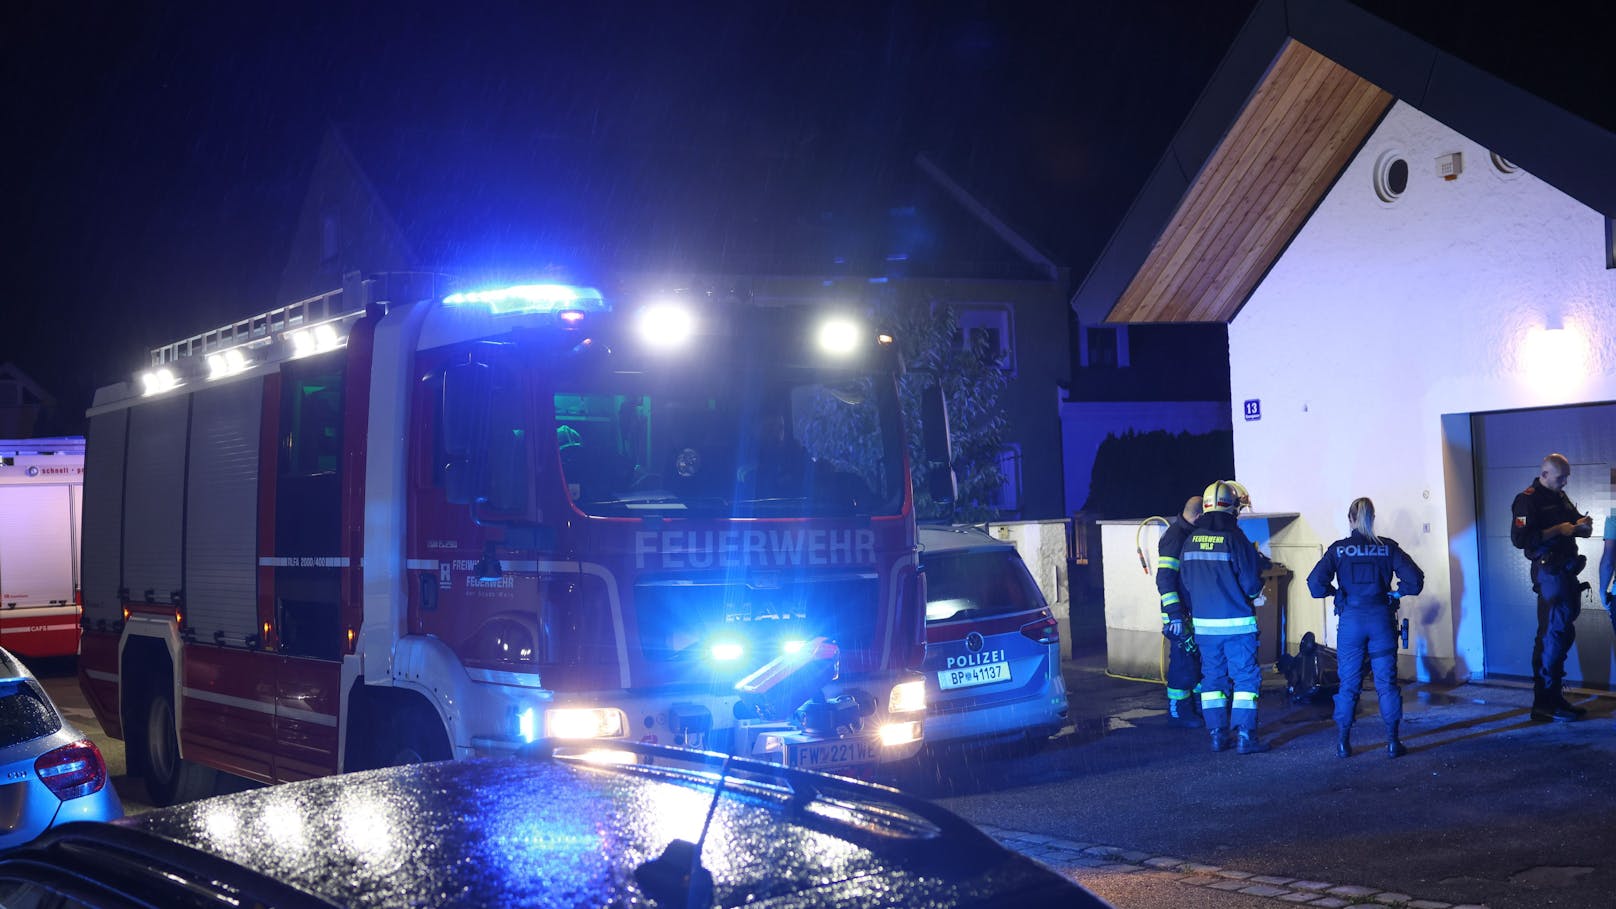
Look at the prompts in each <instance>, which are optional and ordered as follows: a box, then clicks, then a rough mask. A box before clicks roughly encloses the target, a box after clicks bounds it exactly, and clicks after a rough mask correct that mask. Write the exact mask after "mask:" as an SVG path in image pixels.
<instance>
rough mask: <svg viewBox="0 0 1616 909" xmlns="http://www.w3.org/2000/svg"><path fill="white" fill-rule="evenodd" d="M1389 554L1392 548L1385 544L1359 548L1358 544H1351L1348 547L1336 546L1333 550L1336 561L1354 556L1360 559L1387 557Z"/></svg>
mask: <svg viewBox="0 0 1616 909" xmlns="http://www.w3.org/2000/svg"><path fill="white" fill-rule="evenodd" d="M1391 554H1392V548H1391V547H1390V546H1387V545H1386V544H1385V543H1382V544H1380V545H1379V546H1359V545H1358V544H1356V543H1353V544H1351V545H1348V546H1337V547H1336V548H1335V557H1336V558H1338V559H1344V558H1346V557H1348V556H1355V557H1357V558H1360V559H1362V558H1369V557H1372V556H1389V555H1391Z"/></svg>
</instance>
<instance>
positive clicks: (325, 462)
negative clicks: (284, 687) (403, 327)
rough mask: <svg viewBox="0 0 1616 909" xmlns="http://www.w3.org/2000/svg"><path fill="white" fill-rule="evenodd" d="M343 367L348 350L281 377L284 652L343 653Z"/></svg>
mask: <svg viewBox="0 0 1616 909" xmlns="http://www.w3.org/2000/svg"><path fill="white" fill-rule="evenodd" d="M342 366H343V361H342V359H341V357H340V355H336V356H333V355H326V356H322V357H313V358H309V359H306V360H301V361H298V362H295V363H290V364H287V366H286V368H285V369H284V370H283V372H282V374H281V405H280V407H281V412H280V436H279V439H280V444H279V452H278V460H279V469H278V471H277V473H278V479H277V481H276V484H275V555H276V556H277V557H278V558H281V559H284V560H287V562H289V563H290V564H282V565H279V566H277V567H276V568H275V611H276V618H275V627H276V630H277V636H278V639H279V649H280V652H282V653H287V654H292V655H297V656H308V657H316V658H319V659H328V660H335V659H340V657H341V636H340V632H339V629H338V626H339V625H340V619H339V615H338V610H339V604H340V598H341V584H340V578H341V574H340V568H339V567H338V566H339V563H340V558H341V556H342V545H341V527H342V473H343V471H342V444H343V438H342V408H343V395H342Z"/></svg>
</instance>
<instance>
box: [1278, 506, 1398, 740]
mask: <svg viewBox="0 0 1616 909" xmlns="http://www.w3.org/2000/svg"><path fill="white" fill-rule="evenodd" d="M1393 575H1395V576H1396V578H1397V593H1398V594H1399V595H1401V596H1414V595H1415V594H1417V593H1419V592H1420V590H1421V589H1423V588H1424V587H1425V575H1424V573H1423V572H1421V571H1420V567H1419V566H1418V565H1416V564H1414V560H1413V559H1411V558H1409V557H1408V554H1407V553H1405V552H1404V551H1403V550H1402V547H1400V546H1398V545H1397V541H1396V540H1393V539H1392V538H1391V537H1371V536H1366V535H1364V534H1363V533H1360V532H1358V531H1353V533H1352V535H1351V536H1349V537H1347V538H1346V539H1342V540H1336V541H1335V542H1334V543H1331V544H1330V546H1329V548H1327V549H1325V550H1324V556H1323V558H1321V559H1319V563H1318V564H1317V565H1315V566H1313V571H1312V572H1311V573H1309V574H1308V576H1307V588H1308V590H1310V591H1312V593H1313V596H1315V597H1317V598H1318V599H1321V600H1322V599H1324V598H1325V597H1327V596H1331V595H1334V596H1335V614H1336V615H1338V616H1340V621H1339V623H1338V624H1337V625H1336V652H1337V653H1338V654H1339V655H1340V661H1339V665H1340V669H1341V689H1340V691H1338V692H1336V696H1335V725H1336V729H1337V730H1338V731H1339V734H1340V738H1339V740H1338V741H1337V743H1336V754H1338V755H1340V756H1341V757H1348V756H1350V755H1351V754H1352V741H1351V730H1352V721H1353V718H1354V717H1355V716H1356V715H1357V713H1358V695H1359V694H1360V693H1361V692H1362V690H1363V664H1364V653H1365V651H1368V654H1369V665H1370V668H1371V669H1372V670H1373V671H1374V674H1375V693H1376V694H1378V695H1379V696H1380V719H1381V722H1383V723H1385V724H1386V753H1387V754H1388V755H1389V756H1391V757H1399V756H1401V755H1402V754H1404V753H1405V749H1404V748H1403V744H1402V742H1401V741H1400V740H1399V739H1398V726H1399V724H1400V723H1401V722H1402V720H1403V693H1402V689H1401V688H1399V687H1398V685H1397V605H1396V600H1395V599H1394V598H1393V597H1392V595H1391V594H1392V577H1393ZM1332 581H1333V582H1335V583H1332ZM1337 585H1339V589H1338V588H1337Z"/></svg>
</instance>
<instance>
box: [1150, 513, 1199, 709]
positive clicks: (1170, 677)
mask: <svg viewBox="0 0 1616 909" xmlns="http://www.w3.org/2000/svg"><path fill="white" fill-rule="evenodd" d="M1194 530H1195V525H1194V524H1192V523H1190V522H1189V521H1186V520H1184V514H1183V512H1180V513H1179V514H1177V515H1176V516H1174V518H1173V523H1171V524H1169V525H1168V526H1167V529H1166V530H1165V531H1163V532H1162V535H1161V540H1160V541H1158V542H1157V544H1156V592H1157V593H1158V594H1159V595H1160V596H1161V619H1162V636H1163V637H1165V638H1167V672H1166V676H1167V678H1166V682H1167V721H1168V722H1169V723H1171V724H1172V725H1174V726H1182V727H1185V728H1189V729H1198V728H1200V726H1201V720H1200V718H1198V717H1197V716H1196V715H1195V714H1196V712H1197V709H1198V708H1197V705H1196V702H1195V686H1196V685H1198V684H1199V683H1200V681H1201V654H1200V651H1199V650H1198V649H1197V647H1196V644H1195V629H1194V626H1193V624H1192V620H1191V615H1192V612H1191V609H1190V602H1189V599H1188V598H1187V597H1186V596H1185V595H1184V593H1183V591H1182V590H1180V584H1179V567H1180V558H1179V557H1180V555H1181V554H1182V553H1183V551H1184V541H1185V540H1186V539H1187V538H1188V537H1189V535H1190V534H1191V533H1192V532H1193V531H1194Z"/></svg>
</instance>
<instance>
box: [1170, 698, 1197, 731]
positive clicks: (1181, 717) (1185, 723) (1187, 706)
mask: <svg viewBox="0 0 1616 909" xmlns="http://www.w3.org/2000/svg"><path fill="white" fill-rule="evenodd" d="M1167 725H1169V726H1177V727H1178V728H1180V729H1200V728H1201V727H1202V726H1205V725H1206V724H1205V723H1203V722H1201V718H1200V717H1198V716H1196V715H1195V706H1194V704H1193V703H1192V699H1190V698H1168V699H1167Z"/></svg>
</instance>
